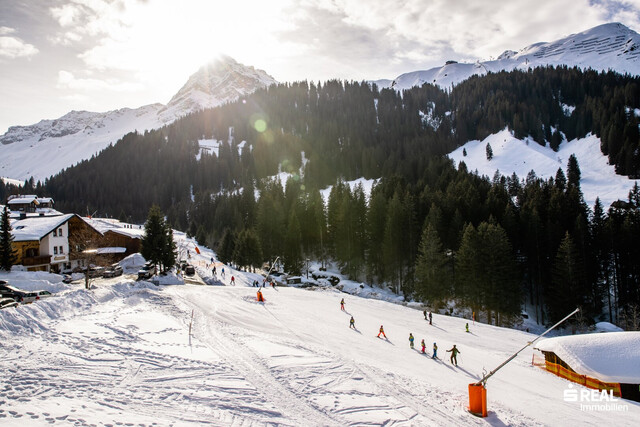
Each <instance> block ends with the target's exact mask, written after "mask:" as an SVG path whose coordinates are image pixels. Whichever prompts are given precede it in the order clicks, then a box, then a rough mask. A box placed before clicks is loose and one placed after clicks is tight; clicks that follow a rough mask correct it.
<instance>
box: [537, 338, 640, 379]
mask: <svg viewBox="0 0 640 427" xmlns="http://www.w3.org/2000/svg"><path fill="white" fill-rule="evenodd" d="M535 348H537V349H538V350H541V351H550V352H553V353H555V354H556V355H557V356H558V357H559V358H561V359H562V360H563V361H565V362H566V363H567V364H568V365H569V366H570V367H571V369H573V370H574V371H576V372H577V373H579V374H581V375H587V376H590V377H593V378H596V379H599V380H601V381H607V382H616V383H626V384H640V352H639V351H638V349H640V332H610V333H606V334H585V335H573V336H566V337H555V338H547V339H545V340H542V341H540V342H539V343H538V344H537V345H536V347H535Z"/></svg>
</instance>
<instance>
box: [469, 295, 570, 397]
mask: <svg viewBox="0 0 640 427" xmlns="http://www.w3.org/2000/svg"><path fill="white" fill-rule="evenodd" d="M579 311H580V308H576V309H575V310H573V311H572V312H571V313H570V314H568V315H567V316H566V317H565V318H564V319H562V320H560V321H559V322H558V323H556V324H555V325H553V326H552V327H550V328H549V329H547V330H546V331H544V332H543V333H542V334H540V335H538V336H537V337H536V339H534V340H533V341H530V342H528V343H527V345H525V346H524V347H522V348H521V349H520V350H518V351H517V352H516V353H515V354H514V355H513V356H511V357H510V358H508V359H507V360H505V361H504V362H502V364H501V365H500V366H498V367H497V368H496V369H494V370H493V371H491V372H489V373H488V374H487V375H485V376H484V378H482V379H481V380H480V381H478V382H477V383H475V384H474V385H476V386H480V385H482V386H484V385H485V384H486V383H487V380H488V379H489V378H490V377H491V376H492V375H493V374H495V373H496V372H498V370H500V369H501V368H502V367H503V366H504V365H506V364H507V363H509V362H511V361H512V360H513V359H515V358H516V356H517V355H518V354H519V353H520V352H521V351H522V350H524V349H525V348H527V347H529V346H530V345H531V344H533V343H534V342H536V341H538V340H539V339H540V338H542V337H543V336H545V335H546V334H548V333H549V332H550V331H552V330H553V329H555V328H556V327H557V326H558V325H560V324H561V323H563V322H564V321H565V320H567V319H568V318H570V317H571V316H573V315H574V314H576V313H577V312H579Z"/></svg>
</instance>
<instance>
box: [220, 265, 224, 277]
mask: <svg viewBox="0 0 640 427" xmlns="http://www.w3.org/2000/svg"><path fill="white" fill-rule="evenodd" d="M220 275H221V276H222V278H223V279H224V267H222V273H220Z"/></svg>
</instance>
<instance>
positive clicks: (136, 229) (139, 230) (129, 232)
mask: <svg viewBox="0 0 640 427" xmlns="http://www.w3.org/2000/svg"><path fill="white" fill-rule="evenodd" d="M83 219H84V220H85V221H86V222H87V223H89V224H90V225H91V226H92V227H93V228H95V229H96V230H98V231H99V232H100V233H102V234H105V233H106V232H107V231H111V232H114V233H118V234H122V235H124V236H127V237H131V238H132V239H141V238H142V236H144V227H141V226H139V225H135V224H127V223H124V222H120V221H118V220H117V219H112V218H83Z"/></svg>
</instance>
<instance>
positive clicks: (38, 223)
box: [11, 214, 74, 242]
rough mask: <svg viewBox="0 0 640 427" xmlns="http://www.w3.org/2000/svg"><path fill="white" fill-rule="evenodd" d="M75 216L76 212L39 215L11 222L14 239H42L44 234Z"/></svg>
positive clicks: (23, 240)
mask: <svg viewBox="0 0 640 427" xmlns="http://www.w3.org/2000/svg"><path fill="white" fill-rule="evenodd" d="M73 216H74V214H66V215H60V216H42V217H41V216H37V217H33V218H26V219H21V220H18V221H14V222H13V223H12V224H11V228H12V233H13V240H14V241H15V242H26V241H29V240H41V239H42V238H43V237H44V236H46V235H47V234H49V233H51V232H52V231H53V230H55V229H56V228H58V227H60V226H61V225H62V224H64V223H65V222H67V221H69V219H71V217H73Z"/></svg>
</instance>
